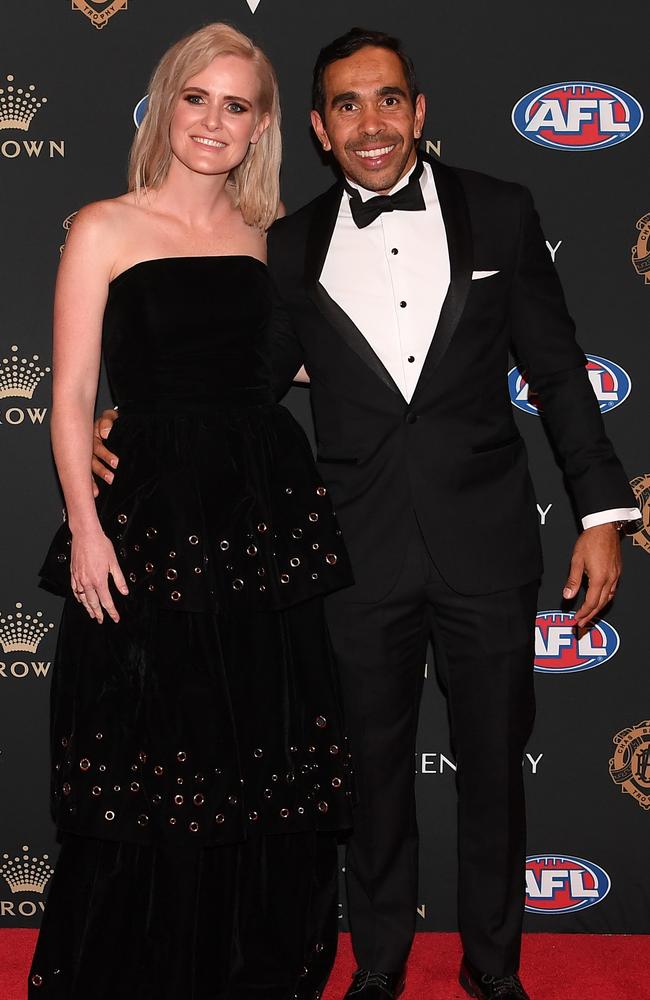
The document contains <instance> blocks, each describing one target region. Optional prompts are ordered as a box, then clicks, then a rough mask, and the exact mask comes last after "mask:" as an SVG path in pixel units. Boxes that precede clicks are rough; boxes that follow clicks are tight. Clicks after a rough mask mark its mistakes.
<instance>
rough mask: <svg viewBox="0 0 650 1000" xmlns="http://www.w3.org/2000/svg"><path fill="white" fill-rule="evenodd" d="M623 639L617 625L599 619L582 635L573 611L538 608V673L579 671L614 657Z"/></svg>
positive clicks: (536, 638) (536, 650) (536, 626)
mask: <svg viewBox="0 0 650 1000" xmlns="http://www.w3.org/2000/svg"><path fill="white" fill-rule="evenodd" d="M620 644H621V640H620V637H619V634H618V632H617V631H616V629H615V628H613V627H612V626H611V625H609V624H608V623H607V622H605V621H598V622H596V623H595V624H594V625H592V626H591V628H590V629H589V630H588V631H587V632H585V634H584V635H583V636H582V638H581V639H579V638H578V636H577V634H576V626H575V615H574V613H573V612H572V611H539V612H538V614H537V619H536V621H535V670H536V672H537V673H539V674H576V673H578V672H579V671H580V670H591V669H592V668H593V667H599V666H600V665H601V663H606V662H607V660H611V659H612V657H613V656H615V654H616V653H617V652H618V647H619V646H620Z"/></svg>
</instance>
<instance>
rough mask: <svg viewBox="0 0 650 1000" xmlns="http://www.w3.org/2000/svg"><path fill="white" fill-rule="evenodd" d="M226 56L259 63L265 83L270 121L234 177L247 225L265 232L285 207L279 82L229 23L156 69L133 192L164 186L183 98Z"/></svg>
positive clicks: (196, 37) (199, 34)
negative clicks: (215, 61) (190, 85)
mask: <svg viewBox="0 0 650 1000" xmlns="http://www.w3.org/2000/svg"><path fill="white" fill-rule="evenodd" d="M223 55H234V56H241V57H242V58H243V59H250V61H251V62H252V63H254V65H255V67H256V69H257V72H258V75H259V81H260V110H261V113H262V114H268V115H269V118H270V124H269V126H268V128H267V129H265V131H264V133H263V134H262V136H261V137H260V139H259V141H258V142H257V143H256V144H254V145H253V144H251V146H250V148H249V150H248V152H247V153H246V156H245V157H244V159H243V161H242V162H241V163H240V164H239V166H238V167H235V169H234V170H232V171H231V174H230V177H229V183H230V184H231V185H232V187H233V188H234V191H233V199H234V203H235V205H237V206H239V209H240V211H241V213H242V216H243V218H244V221H245V222H246V223H247V224H248V225H249V226H258V227H259V228H260V229H264V230H265V229H268V228H269V226H270V225H271V224H272V223H273V222H274V221H275V218H276V216H277V213H278V206H279V204H280V164H281V161H282V137H281V134H280V97H279V93H278V82H277V79H276V76H275V71H274V69H273V66H272V65H271V63H270V61H269V59H268V58H267V56H265V55H264V53H263V52H262V50H261V49H260V48H258V47H257V46H256V45H255V44H254V43H253V42H252V41H251V39H250V38H248V37H247V36H246V35H243V34H242V33H241V32H240V31H237V29H236V28H233V27H231V26H230V25H229V24H222V23H216V24H208V25H206V27H205V28H201V29H200V30H199V31H196V32H194V34H192V35H188V36H187V37H186V38H182V39H181V40H180V41H179V42H176V44H175V45H172V47H171V48H170V49H168V51H167V52H166V53H165V55H164V56H163V57H162V59H161V60H160V62H159V63H158V65H157V66H156V68H155V70H154V72H153V76H152V77H151V81H150V83H149V106H148V110H147V113H146V115H145V117H144V120H143V122H142V125H141V126H140V129H139V131H138V133H137V134H136V137H135V139H134V140H133V145H132V146H131V154H130V158H129V191H135V193H136V195H139V194H140V193H141V192H142V191H143V190H146V189H147V188H156V187H158V186H159V185H160V184H162V182H163V181H164V179H165V177H166V176H167V173H168V171H169V165H170V163H171V158H172V151H171V145H170V142H169V128H170V125H171V120H172V116H173V114H174V110H175V107H176V101H177V98H178V95H179V94H180V92H181V90H182V89H183V86H184V84H185V83H186V81H187V80H189V79H190V77H192V76H194V75H195V74H196V73H199V72H200V71H201V70H202V69H205V67H206V66H208V65H209V64H210V63H211V62H212V60H213V59H215V58H216V57H217V56H223Z"/></svg>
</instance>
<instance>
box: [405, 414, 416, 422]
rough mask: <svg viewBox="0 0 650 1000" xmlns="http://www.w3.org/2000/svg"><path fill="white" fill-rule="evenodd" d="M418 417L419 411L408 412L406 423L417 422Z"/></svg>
mask: <svg viewBox="0 0 650 1000" xmlns="http://www.w3.org/2000/svg"><path fill="white" fill-rule="evenodd" d="M417 419H418V415H417V413H407V414H406V423H407V424H415V423H417Z"/></svg>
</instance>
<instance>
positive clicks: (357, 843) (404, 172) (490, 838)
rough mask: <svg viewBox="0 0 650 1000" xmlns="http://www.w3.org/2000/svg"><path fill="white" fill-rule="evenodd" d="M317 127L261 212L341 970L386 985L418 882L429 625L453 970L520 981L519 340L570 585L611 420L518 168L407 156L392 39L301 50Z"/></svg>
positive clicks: (594, 565) (527, 706)
mask: <svg viewBox="0 0 650 1000" xmlns="http://www.w3.org/2000/svg"><path fill="white" fill-rule="evenodd" d="M312 106H313V108H314V111H313V113H312V124H313V127H314V130H315V132H316V135H317V136H318V139H319V141H320V143H321V145H322V147H323V149H324V150H325V151H327V152H331V153H332V155H333V156H334V158H335V160H336V161H337V163H338V166H339V167H340V169H341V173H342V175H343V177H342V180H341V181H340V182H339V183H337V184H335V185H334V187H332V188H331V189H330V190H329V191H327V192H326V193H325V194H323V195H321V196H320V197H319V198H316V199H315V200H314V201H313V202H311V203H310V204H309V205H306V206H305V207H304V208H303V209H301V210H300V211H298V212H297V213H295V214H294V215H292V216H290V217H288V218H286V219H282V220H280V221H279V222H278V223H276V224H275V226H274V227H273V229H272V230H271V232H270V234H269V265H270V267H271V269H272V272H273V276H274V278H275V280H276V283H277V286H278V289H279V292H280V297H281V299H282V303H283V305H284V309H285V310H286V319H285V320H284V322H283V324H282V332H281V334H280V333H279V334H278V341H277V344H276V353H277V364H278V381H279V384H280V386H281V388H282V389H284V388H286V387H287V386H288V385H289V383H290V382H291V380H292V378H293V377H294V375H295V373H296V371H297V369H298V368H300V366H301V365H303V364H304V365H305V367H306V370H307V373H308V375H309V378H310V385H311V401H312V408H313V414H314V420H315V428H316V436H317V441H318V459H319V464H320V468H321V471H322V475H323V479H324V481H325V482H326V484H327V485H328V487H329V489H330V491H331V494H332V497H333V499H334V502H335V506H336V510H337V513H338V517H339V520H340V523H341V526H342V528H343V532H344V536H345V539H346V541H347V544H348V547H349V550H350V554H351V557H352V565H353V569H354V574H355V580H356V584H355V586H354V587H352V588H350V589H348V590H345V591H341V592H340V593H338V594H336V595H334V596H332V597H330V598H328V619H329V623H330V628H331V632H332V638H333V641H334V647H335V651H336V654H337V657H338V662H339V667H340V673H341V679H342V685H343V697H344V706H345V710H346V721H347V725H348V730H349V735H350V738H351V743H352V754H353V759H354V761H355V772H356V775H357V780H358V804H357V806H356V811H355V815H354V830H353V833H352V837H351V839H350V842H349V846H348V852H347V862H346V873H347V875H346V877H347V889H348V897H349V913H350V923H351V928H352V940H353V946H354V951H355V955H356V958H357V961H358V964H359V971H358V972H357V973H356V974H355V977H354V979H353V983H352V986H351V988H350V990H349V992H348V994H347V996H348V997H350V998H358V1000H386V998H387V997H393V996H397V995H399V993H400V992H401V991H402V989H403V979H404V973H403V970H404V967H405V964H406V959H407V956H408V953H409V949H410V946H411V942H412V938H413V933H414V924H415V917H416V899H417V853H418V841H417V826H416V817H415V801H414V774H413V772H414V767H413V759H414V753H415V736H416V727H417V717H418V708H419V702H420V694H421V689H422V681H423V673H424V661H425V649H426V644H427V640H428V638H429V637H430V636H431V637H432V638H433V640H434V643H435V649H436V658H437V662H438V664H439V667H440V669H441V672H442V675H443V679H444V684H445V686H446V689H447V695H448V701H449V709H450V718H451V725H452V738H453V744H454V748H455V753H456V757H457V762H458V793H459V812H458V820H459V862H460V872H459V875H460V881H459V919H460V929H461V934H462V938H463V944H464V948H465V959H464V961H463V966H462V969H461V983H462V985H463V986H464V987H465V989H466V990H467V992H468V993H469V994H470V995H471V996H475V997H495V998H496V997H498V998H499V1000H513V998H523V997H525V996H526V994H525V992H524V990H523V987H522V986H521V983H520V981H519V979H518V977H517V975H516V973H517V968H518V963H519V950H520V939H521V924H522V917H523V905H524V859H525V816H524V793H523V776H522V764H521V762H522V757H523V753H524V747H525V744H526V742H527V740H528V738H529V736H530V732H531V727H532V724H533V717H534V693H533V659H534V651H533V633H534V620H535V615H536V602H537V592H538V585H539V579H540V576H541V572H542V562H541V555H540V542H539V529H538V518H537V512H536V504H535V497H534V494H533V489H532V485H531V481H530V478H529V474H528V466H527V459H526V449H525V446H524V443H523V441H522V439H521V437H520V435H519V433H518V431H517V427H516V425H515V422H514V420H513V415H512V405H511V402H510V397H509V393H508V386H507V375H506V372H507V369H508V350H509V348H510V349H511V350H512V352H513V353H514V355H515V356H516V358H517V361H518V362H519V364H520V366H521V367H522V368H523V369H524V370H525V372H526V373H527V377H528V380H529V382H530V385H531V387H532V388H533V389H534V391H535V392H536V393H537V394H538V397H539V401H540V405H541V407H542V410H543V414H544V419H545V421H546V425H547V427H548V429H549V432H550V435H551V438H552V441H553V443H554V445H555V447H556V449H557V452H558V455H559V457H560V461H561V463H562V466H563V469H564V472H565V475H566V478H567V481H568V483H569V485H570V488H571V491H572V495H573V500H574V503H575V506H576V509H577V512H578V514H579V516H580V517H581V518H583V519H584V528H585V530H584V531H583V533H582V534H581V535H580V537H579V539H578V542H577V544H576V547H575V551H574V554H573V559H572V563H571V571H570V575H569V579H568V581H567V583H566V587H565V591H564V596H565V597H567V598H573V597H575V596H576V594H577V593H578V590H579V587H580V584H581V581H582V578H583V574H585V573H586V574H587V576H588V578H589V588H588V590H587V594H586V597H585V600H584V603H583V604H582V606H581V607H580V609H579V611H578V613H577V617H576V622H577V624H578V625H584V624H586V623H587V622H589V620H590V619H591V618H592V617H593V616H595V615H596V614H597V613H598V612H599V611H600V609H601V608H602V607H603V606H604V605H605V604H606V602H607V601H609V600H610V599H611V597H612V596H613V593H614V590H615V587H616V582H617V579H618V576H619V572H620V551H619V537H618V532H617V526H616V522H624V521H626V520H628V519H632V518H633V517H638V516H639V514H638V512H637V511H635V510H634V499H633V496H632V493H631V490H630V487H629V484H628V481H627V478H626V476H625V473H624V472H623V469H622V468H621V465H620V463H619V461H618V459H617V458H616V455H615V454H614V451H613V449H612V445H611V444H610V442H609V440H608V439H607V437H606V435H605V432H604V428H603V423H602V419H601V415H600V411H599V408H598V405H597V402H596V398H595V395H594V392H593V389H592V388H591V385H590V383H589V380H588V377H587V374H586V370H585V363H586V361H585V356H584V354H583V353H582V351H581V350H580V348H579V347H578V346H577V344H576V341H575V339H574V326H573V323H572V321H571V319H570V317H569V315H568V313H567V309H566V305H565V302H564V297H563V294H562V290H561V287H560V283H559V280H558V277H557V275H556V272H555V269H554V267H553V264H552V262H551V259H550V256H549V254H548V251H547V249H546V246H545V242H544V238H543V236H542V232H541V229H540V226H539V222H538V219H537V215H536V213H535V211H534V208H533V203H532V199H531V197H530V194H529V193H528V191H527V190H525V189H524V188H522V187H520V186H519V185H516V184H508V183H504V182H502V181H498V180H495V179H493V178H491V177H487V176H485V175H482V174H478V173H473V172H470V171H466V170H455V169H451V168H449V167H446V166H443V165H442V164H440V163H439V162H437V161H434V160H432V159H430V158H429V157H427V156H424V155H421V154H418V153H417V140H418V139H419V137H420V135H421V133H422V128H423V123H424V115H425V101H424V97H423V96H422V95H421V94H419V93H418V90H417V87H416V84H415V74H414V71H413V66H412V63H411V61H410V59H409V58H408V57H407V56H406V54H405V53H404V52H403V51H402V49H401V47H400V45H399V43H398V42H397V41H396V40H394V39H391V38H387V37H386V36H384V35H381V34H379V33H374V32H365V31H361V30H359V29H353V30H352V31H351V32H349V33H348V34H347V35H346V36H344V37H343V38H341V39H337V40H336V41H335V42H333V43H332V44H331V45H330V46H328V47H327V48H325V49H323V50H322V52H321V53H320V56H319V59H318V62H317V65H316V69H315V74H314V94H313V105H312Z"/></svg>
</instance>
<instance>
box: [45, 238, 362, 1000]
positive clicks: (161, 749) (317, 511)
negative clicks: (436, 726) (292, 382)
mask: <svg viewBox="0 0 650 1000" xmlns="http://www.w3.org/2000/svg"><path fill="white" fill-rule="evenodd" d="M272 322H273V289H272V285H271V280H270V277H269V275H268V272H267V269H266V267H265V266H264V265H263V264H262V263H261V262H259V261H257V260H255V259H254V258H252V257H244V256H241V257H240V256H236V257H179V258H164V259H160V260H151V261H144V262H142V263H140V264H136V265H134V266H133V267H131V268H129V269H128V270H127V271H125V272H124V273H123V274H121V275H120V276H119V277H117V278H116V279H115V280H114V281H113V282H112V283H111V285H110V290H109V297H108V302H107V305H106V311H105V317H104V332H103V351H104V358H105V363H106V368H107V373H108V377H109V382H110V385H111V389H112V393H113V396H114V399H115V402H116V403H117V404H118V405H119V419H118V421H117V422H116V424H115V426H114V428H113V430H112V432H111V436H110V442H109V445H110V447H111V450H113V451H115V452H116V453H117V454H118V455H119V457H120V463H119V467H118V469H117V470H116V473H115V479H114V482H113V485H112V486H110V487H109V486H107V485H106V484H103V485H102V487H101V490H100V496H99V498H98V501H97V509H98V514H99V518H100V521H101V523H102V526H103V528H104V531H105V532H106V534H107V535H108V537H109V538H111V540H112V541H113V543H114V545H115V549H116V552H117V554H118V557H119V560H120V564H121V566H122V568H123V570H124V573H125V575H126V577H127V580H128V582H129V587H130V594H129V596H128V597H122V596H121V595H116V603H117V605H118V608H119V611H120V615H121V620H120V622H119V623H118V624H115V623H113V622H112V621H111V620H110V619H105V622H104V624H103V625H101V626H99V625H97V623H96V622H93V621H91V619H90V618H89V617H88V616H87V614H86V612H85V611H84V610H83V609H82V608H81V607H80V606H79V605H78V604H77V603H76V601H75V600H74V599H73V598H72V597H71V596H70V582H69V554H70V536H69V532H68V529H67V526H66V525H63V526H62V528H61V529H60V531H59V532H58V533H57V535H56V536H55V539H54V541H53V543H52V546H51V548H50V550H49V552H48V555H47V558H46V560H45V563H44V566H43V568H42V570H41V575H42V577H43V582H44V585H45V586H47V587H48V588H50V589H53V590H55V591H56V592H59V593H62V594H65V595H67V596H68V599H67V601H66V604H65V608H64V612H63V618H62V622H61V627H60V631H59V641H58V646H57V653H56V657H55V663H54V667H53V678H52V767H53V769H52V805H53V813H54V818H55V821H56V823H57V826H58V829H59V831H60V834H61V836H62V841H63V845H62V851H61V856H60V859H59V864H58V866H57V870H56V872H55V875H54V877H53V880H52V885H51V890H50V898H49V901H48V905H47V908H46V912H45V916H44V922H43V928H42V930H41V935H40V937H39V943H38V945H37V951H36V955H35V958H34V963H33V967H32V971H31V974H30V997H32V996H34V997H36V996H42V997H48V998H49V997H57V998H59V997H60V998H66V1000H82V998H83V1000H103V998H106V1000H108V998H109V997H110V998H115V997H120V998H121V1000H122V998H124V1000H128V998H131V997H132V998H134V1000H135V998H136V997H137V998H138V1000H149V998H150V1000H154V998H155V1000H226V998H228V1000H235V998H236V1000H247V998H249V997H250V998H253V997H256V998H257V997H259V998H260V1000H261V998H264V1000H289V998H292V1000H293V998H294V997H299V998H308V997H309V998H311V997H314V996H316V994H317V993H318V992H319V991H320V990H321V988H322V984H323V982H324V980H325V979H326V977H327V974H328V972H329V968H330V967H331V962H332V959H333V954H334V948H335V937H336V890H335V883H336V845H335V831H338V830H341V829H343V828H345V827H347V826H348V825H349V804H350V794H351V792H350V763H349V757H348V753H347V748H346V741H345V737H344V734H343V728H342V722H341V715H340V710H339V701H338V691H337V683H336V674H335V670H334V667H333V662H332V655H331V651H330V646H329V641H328V636H327V630H326V626H325V623H324V618H323V609H322V599H321V598H322V595H323V594H326V593H328V592H331V591H332V590H335V589H337V588H340V587H342V586H346V585H348V584H349V583H350V582H351V575H350V567H349V562H348V557H347V554H346V551H345V547H344V545H343V542H342V539H341V537H340V530H339V529H338V526H337V522H336V517H335V515H334V513H333V511H332V508H331V504H330V499H329V496H328V494H327V490H326V489H325V487H324V486H323V485H322V483H321V482H320V480H319V477H318V472H317V470H316V467H315V465H314V463H313V460H312V456H311V451H310V448H309V444H308V442H307V440H306V438H305V436H304V434H303V432H302V430H301V429H300V427H299V426H298V425H297V423H296V422H295V421H294V420H293V418H292V417H291V415H290V414H289V412H288V411H287V410H286V409H284V408H283V407H281V406H278V405H277V404H275V403H274V402H273V398H272V393H271V388H270V386H271V378H270V369H269V352H268V339H269V336H270V333H271V328H272Z"/></svg>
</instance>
